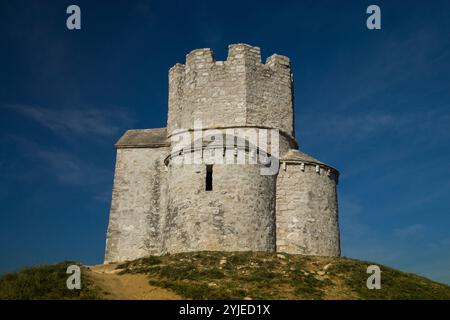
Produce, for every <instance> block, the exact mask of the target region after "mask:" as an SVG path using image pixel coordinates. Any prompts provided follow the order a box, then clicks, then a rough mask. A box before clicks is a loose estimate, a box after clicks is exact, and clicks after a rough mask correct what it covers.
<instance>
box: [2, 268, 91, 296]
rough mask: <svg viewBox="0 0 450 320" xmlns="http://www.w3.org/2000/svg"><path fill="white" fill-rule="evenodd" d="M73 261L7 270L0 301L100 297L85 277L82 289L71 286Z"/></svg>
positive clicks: (3, 277)
mask: <svg viewBox="0 0 450 320" xmlns="http://www.w3.org/2000/svg"><path fill="white" fill-rule="evenodd" d="M73 264H76V263H74V262H62V263H58V264H55V265H42V266H35V267H31V268H26V269H23V270H21V271H19V272H14V273H7V274H5V275H3V276H1V277H0V300H59V299H77V300H78V299H97V298H98V294H97V291H96V290H95V289H94V288H93V287H92V284H90V283H89V282H88V281H87V280H86V279H85V278H83V276H82V280H81V289H80V290H69V289H67V286H66V281H67V278H68V277H69V276H70V274H67V273H66V270H67V267H68V266H69V265H73ZM81 274H82V275H83V272H81Z"/></svg>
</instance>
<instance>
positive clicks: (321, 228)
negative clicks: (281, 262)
mask: <svg viewBox="0 0 450 320" xmlns="http://www.w3.org/2000/svg"><path fill="white" fill-rule="evenodd" d="M336 183H337V175H336V173H335V172H333V171H332V172H331V173H329V169H328V168H326V167H323V166H319V172H316V165H312V164H304V166H303V167H302V165H301V164H297V163H295V164H289V163H288V164H286V165H284V164H283V163H282V164H281V168H280V172H279V174H278V179H277V196H276V212H277V215H276V224H277V227H276V230H277V251H280V252H287V253H293V254H305V255H319V256H339V254H340V246H339V225H338V204H337V194H336Z"/></svg>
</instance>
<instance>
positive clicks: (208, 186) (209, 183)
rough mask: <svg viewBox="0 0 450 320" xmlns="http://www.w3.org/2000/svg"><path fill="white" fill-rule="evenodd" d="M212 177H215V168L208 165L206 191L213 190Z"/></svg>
mask: <svg viewBox="0 0 450 320" xmlns="http://www.w3.org/2000/svg"><path fill="white" fill-rule="evenodd" d="M212 175H213V166H212V165H207V166H206V187H205V190H206V191H211V190H212V188H213V185H212V182H213V181H212Z"/></svg>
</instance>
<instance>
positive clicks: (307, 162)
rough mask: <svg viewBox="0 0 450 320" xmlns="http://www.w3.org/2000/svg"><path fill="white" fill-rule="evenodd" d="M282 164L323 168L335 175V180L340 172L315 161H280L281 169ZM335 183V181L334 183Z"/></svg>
mask: <svg viewBox="0 0 450 320" xmlns="http://www.w3.org/2000/svg"><path fill="white" fill-rule="evenodd" d="M283 163H286V164H294V165H309V166H313V167H317V166H318V167H319V168H323V169H325V170H330V173H334V174H335V175H336V178H337V179H338V178H339V176H340V172H339V170H337V169H336V168H334V167H332V166H330V165H328V164H326V163H323V162H315V161H309V160H291V159H283V158H281V159H280V167H282V165H283ZM336 183H337V181H336Z"/></svg>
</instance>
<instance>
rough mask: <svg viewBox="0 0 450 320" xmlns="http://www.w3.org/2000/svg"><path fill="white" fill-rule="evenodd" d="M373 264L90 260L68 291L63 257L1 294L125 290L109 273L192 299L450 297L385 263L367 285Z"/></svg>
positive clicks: (9, 281)
mask: <svg viewBox="0 0 450 320" xmlns="http://www.w3.org/2000/svg"><path fill="white" fill-rule="evenodd" d="M371 264H374V263H370V262H365V261H359V260H353V259H347V258H328V257H307V256H300V255H288V254H276V253H262V252H239V253H237V252H194V253H181V254H174V255H165V256H162V257H148V258H143V259H139V260H135V261H131V262H126V263H122V264H118V265H113V266H108V268H110V269H112V271H111V272H109V273H105V272H104V271H102V277H103V278H102V282H99V281H98V280H96V279H97V278H96V277H91V276H89V273H92V270H91V268H88V267H84V269H83V270H84V272H82V273H83V274H85V275H86V276H85V278H84V279H83V283H84V286H83V288H82V290H80V291H77V290H74V291H70V290H67V289H66V288H65V281H66V279H67V275H66V273H65V270H66V267H67V265H68V264H67V263H62V264H58V265H53V266H41V267H34V268H29V269H25V270H23V271H21V272H18V273H13V274H8V275H5V276H3V277H1V278H0V299H59V298H61V299H96V298H113V297H114V294H115V293H114V291H115V290H119V289H115V288H114V286H111V285H109V284H108V281H109V279H111V281H110V282H111V283H116V282H118V280H120V279H122V282H125V284H126V283H128V282H130V283H131V282H135V283H136V279H137V280H138V282H139V286H140V287H141V289H142V286H148V287H149V288H156V289H161V290H166V291H167V292H170V293H172V294H173V295H174V296H175V297H180V298H188V299H450V287H449V286H447V285H444V284H440V283H436V282H434V281H431V280H428V279H426V278H424V277H420V276H417V275H415V274H411V273H404V272H401V271H398V270H394V269H392V268H389V267H385V266H382V265H379V266H380V268H381V271H382V276H381V286H382V288H381V289H380V290H369V289H367V287H366V280H367V277H368V276H369V275H368V274H367V273H366V269H367V266H368V265H371ZM101 268H103V266H102V267H101ZM109 277H115V278H114V281H113V280H112V278H109ZM133 277H135V278H133ZM142 282H144V283H142ZM105 284H107V285H105ZM120 291H121V292H131V291H126V290H125V291H124V290H123V288H121V289H120ZM135 291H136V290H135ZM139 297H140V296H139V295H136V294H133V295H131V294H130V296H129V298H139ZM142 297H143V298H149V297H151V296H148V295H147V296H146V295H143V296H142ZM121 298H124V297H123V296H121ZM125 298H127V297H125ZM156 298H158V297H156Z"/></svg>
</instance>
